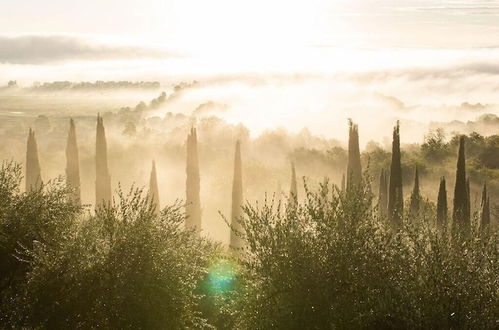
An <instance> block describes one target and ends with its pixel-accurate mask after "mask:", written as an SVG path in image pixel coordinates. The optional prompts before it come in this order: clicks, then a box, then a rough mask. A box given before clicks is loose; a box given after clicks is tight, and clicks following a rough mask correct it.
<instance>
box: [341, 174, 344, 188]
mask: <svg viewBox="0 0 499 330" xmlns="http://www.w3.org/2000/svg"><path fill="white" fill-rule="evenodd" d="M341 191H345V174H343V175H342V176H341Z"/></svg>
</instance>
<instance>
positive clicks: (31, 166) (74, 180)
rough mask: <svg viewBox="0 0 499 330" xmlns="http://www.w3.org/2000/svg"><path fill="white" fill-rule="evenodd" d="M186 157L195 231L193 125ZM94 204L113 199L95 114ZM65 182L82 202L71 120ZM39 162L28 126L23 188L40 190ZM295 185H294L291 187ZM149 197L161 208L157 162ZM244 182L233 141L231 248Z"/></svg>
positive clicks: (237, 242)
mask: <svg viewBox="0 0 499 330" xmlns="http://www.w3.org/2000/svg"><path fill="white" fill-rule="evenodd" d="M186 146H187V158H186V206H185V207H186V223H185V224H186V227H187V228H192V229H194V230H196V231H197V232H200V230H201V201H200V174H199V157H198V143H197V132H196V128H194V127H192V128H191V130H190V132H189V134H188V136H187V143H186ZM95 150H96V153H95V169H96V180H95V205H96V207H99V206H102V205H105V204H107V203H110V202H111V200H112V189H111V175H110V173H109V167H108V161H107V141H106V132H105V128H104V121H103V118H102V117H101V116H100V115H98V116H97V127H96V145H95ZM292 166H293V170H292V188H291V196H293V199H294V200H296V198H297V195H296V194H297V192H296V173H295V171H294V165H292ZM66 180H67V181H66V182H67V185H68V187H70V188H71V191H72V195H71V198H73V200H74V201H75V202H76V203H78V204H81V191H80V169H79V155H78V143H77V138H76V127H75V123H74V120H73V119H70V122H69V132H68V138H67V144H66ZM42 185H43V183H42V177H41V169H40V162H39V159H38V147H37V143H36V138H35V132H34V131H33V130H32V129H31V128H30V129H29V134H28V143H27V151H26V190H27V191H28V190H34V189H40V188H41V187H42ZM293 187H294V188H293ZM149 196H150V198H151V200H152V202H153V203H154V204H155V205H156V212H159V210H160V207H159V205H160V202H159V189H158V179H157V174H156V163H155V162H154V161H153V162H152V169H151V175H150V180H149ZM242 204H243V183H242V161H241V143H240V141H237V142H236V148H235V156H234V178H233V186H232V210H231V222H232V225H233V227H234V229H235V231H231V236H230V245H231V247H234V248H240V247H242V239H241V235H239V234H237V233H238V232H241V230H242V228H241V226H240V225H239V222H238V221H236V219H238V218H239V217H240V216H241V215H242V209H241V206H242Z"/></svg>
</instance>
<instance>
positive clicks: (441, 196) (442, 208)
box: [437, 177, 447, 230]
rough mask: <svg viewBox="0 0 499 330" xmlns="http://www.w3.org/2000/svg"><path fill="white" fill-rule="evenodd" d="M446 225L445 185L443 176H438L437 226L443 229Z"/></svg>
mask: <svg viewBox="0 0 499 330" xmlns="http://www.w3.org/2000/svg"><path fill="white" fill-rule="evenodd" d="M445 227H447V189H446V187H445V177H441V178H440V186H439V187H438V200H437V228H438V229H439V230H443V229H444V228H445Z"/></svg>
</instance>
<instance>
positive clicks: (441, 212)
mask: <svg viewBox="0 0 499 330" xmlns="http://www.w3.org/2000/svg"><path fill="white" fill-rule="evenodd" d="M348 148H349V149H348V165H347V189H349V188H351V187H352V186H353V185H356V184H359V183H361V176H362V173H361V172H362V169H361V164H360V152H359V132H358V126H357V125H356V124H354V123H353V122H352V121H351V120H349V141H348ZM342 190H344V182H343V181H342ZM470 201H471V198H470V181H469V178H467V177H466V158H465V138H464V136H461V137H460V139H459V151H458V158H457V169H456V182H455V187H454V200H453V212H452V227H453V228H455V229H456V230H457V231H461V232H469V231H470V229H471V212H470V209H471V207H470V204H471V202H470ZM422 203H423V198H422V196H421V192H420V187H419V170H418V168H417V167H416V169H415V171H414V186H413V189H412V192H411V197H410V203H409V207H410V210H409V211H410V214H411V216H416V215H417V214H418V213H419V212H420V209H421V207H422ZM378 206H379V213H380V216H381V217H386V218H388V219H389V221H390V223H391V225H392V226H393V228H395V229H397V228H400V226H401V225H402V220H403V215H404V197H403V191H402V162H401V152H400V124H399V122H397V124H396V126H395V127H394V129H393V140H392V158H391V163H390V171H389V172H387V171H385V170H384V169H382V170H381V174H380V177H379V192H378ZM481 206H482V210H481V221H480V223H481V225H480V226H481V228H487V227H488V226H489V224H490V199H489V196H488V192H487V186H486V184H484V186H483V191H482V203H481ZM447 212H448V206H447V190H446V181H445V177H442V178H441V179H440V185H439V190H438V199H437V222H436V223H437V227H438V228H439V229H443V228H444V227H446V226H447V217H448V215H447Z"/></svg>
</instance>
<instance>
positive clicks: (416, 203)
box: [410, 167, 421, 216]
mask: <svg viewBox="0 0 499 330" xmlns="http://www.w3.org/2000/svg"><path fill="white" fill-rule="evenodd" d="M420 207H421V193H420V191H419V171H418V168H417V167H416V169H415V170H414V187H413V188H412V193H411V205H410V210H411V214H412V215H413V216H414V215H417V214H418V213H419V209H420Z"/></svg>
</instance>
